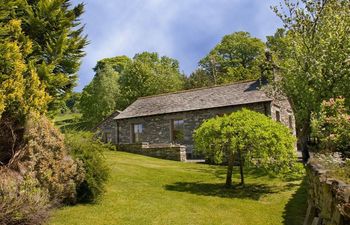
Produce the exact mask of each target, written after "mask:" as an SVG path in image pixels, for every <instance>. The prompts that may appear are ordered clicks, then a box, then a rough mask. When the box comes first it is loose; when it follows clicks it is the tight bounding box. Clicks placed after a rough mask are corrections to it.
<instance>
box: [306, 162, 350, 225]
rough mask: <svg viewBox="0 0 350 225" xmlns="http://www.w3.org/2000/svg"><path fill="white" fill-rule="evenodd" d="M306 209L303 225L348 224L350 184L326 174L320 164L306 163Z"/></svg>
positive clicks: (349, 218) (349, 221)
mask: <svg viewBox="0 0 350 225" xmlns="http://www.w3.org/2000/svg"><path fill="white" fill-rule="evenodd" d="M307 182H308V185H309V187H308V209H307V215H306V217H305V221H304V225H350V185H349V184H346V183H344V182H342V181H339V180H336V179H332V178H330V177H328V176H327V171H326V170H325V169H324V168H322V166H321V165H318V164H316V163H309V164H308V165H307Z"/></svg>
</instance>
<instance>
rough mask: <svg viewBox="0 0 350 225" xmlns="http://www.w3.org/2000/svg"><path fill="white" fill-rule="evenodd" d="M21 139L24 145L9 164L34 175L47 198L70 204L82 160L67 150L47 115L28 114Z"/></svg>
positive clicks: (81, 173)
mask: <svg viewBox="0 0 350 225" xmlns="http://www.w3.org/2000/svg"><path fill="white" fill-rule="evenodd" d="M24 140H25V146H24V147H23V148H22V149H21V150H20V151H19V152H18V154H17V155H16V156H15V158H14V159H13V160H12V163H11V165H10V167H11V168H12V169H15V170H17V171H20V173H21V175H23V176H27V175H28V174H31V175H32V176H33V177H34V178H36V179H37V180H38V182H39V184H40V187H41V188H42V189H44V190H47V191H48V194H49V198H50V201H51V202H54V203H57V204H61V203H66V204H67V203H68V204H74V203H75V202H76V196H77V193H76V189H77V186H79V185H80V183H82V181H83V180H84V177H85V171H84V169H83V167H82V162H80V161H78V160H74V159H73V158H72V157H71V156H70V155H69V154H68V151H67V149H66V147H65V144H64V138H63V135H62V134H61V133H60V132H59V131H58V130H57V129H56V128H55V127H54V126H53V124H52V123H51V122H50V121H49V120H48V119H47V118H45V117H39V116H36V115H34V114H32V115H31V116H30V117H29V119H28V120H27V123H26V125H25V133H24Z"/></svg>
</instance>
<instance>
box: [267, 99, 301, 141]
mask: <svg viewBox="0 0 350 225" xmlns="http://www.w3.org/2000/svg"><path fill="white" fill-rule="evenodd" d="M277 111H279V113H280V118H281V123H282V124H284V125H285V126H287V127H289V128H290V129H291V132H292V133H293V134H294V135H295V134H296V132H295V117H294V114H293V111H292V108H291V106H290V104H289V102H288V100H274V101H273V102H272V105H271V117H272V119H274V120H276V116H277V115H276V114H277V113H276V112H277ZM290 120H291V121H290Z"/></svg>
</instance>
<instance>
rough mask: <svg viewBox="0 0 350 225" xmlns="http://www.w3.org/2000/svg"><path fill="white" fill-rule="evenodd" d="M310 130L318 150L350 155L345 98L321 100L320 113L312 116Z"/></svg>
mask: <svg viewBox="0 0 350 225" xmlns="http://www.w3.org/2000/svg"><path fill="white" fill-rule="evenodd" d="M312 131H313V132H312V135H313V136H314V137H315V138H317V139H318V140H319V148H320V150H322V151H329V152H341V153H343V154H345V155H348V156H350V141H349V140H350V115H349V112H348V111H347V109H346V107H345V99H344V98H336V99H330V100H329V101H323V103H322V105H321V111H320V114H319V115H314V116H313V121H312Z"/></svg>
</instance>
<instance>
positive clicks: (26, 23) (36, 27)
mask: <svg viewBox="0 0 350 225" xmlns="http://www.w3.org/2000/svg"><path fill="white" fill-rule="evenodd" d="M82 12H83V5H82V4H79V5H77V6H76V7H71V5H70V1H69V0H52V1H25V0H14V1H5V0H0V35H1V39H0V153H2V152H3V151H5V152H12V153H13V152H15V149H16V148H17V147H18V146H19V145H20V143H21V140H22V137H23V125H24V123H25V120H26V116H28V114H29V112H31V113H37V114H45V113H47V109H53V108H54V105H56V103H58V102H62V99H63V98H64V97H65V96H66V95H67V93H69V92H70V91H71V90H72V88H73V86H74V84H75V80H76V72H77V70H78V68H79V65H80V58H81V57H82V56H83V55H84V53H83V51H82V49H83V47H84V46H85V45H86V44H87V41H86V38H85V37H82V31H83V27H81V26H80V23H79V16H80V15H81V13H82ZM0 157H1V154H0Z"/></svg>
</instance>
